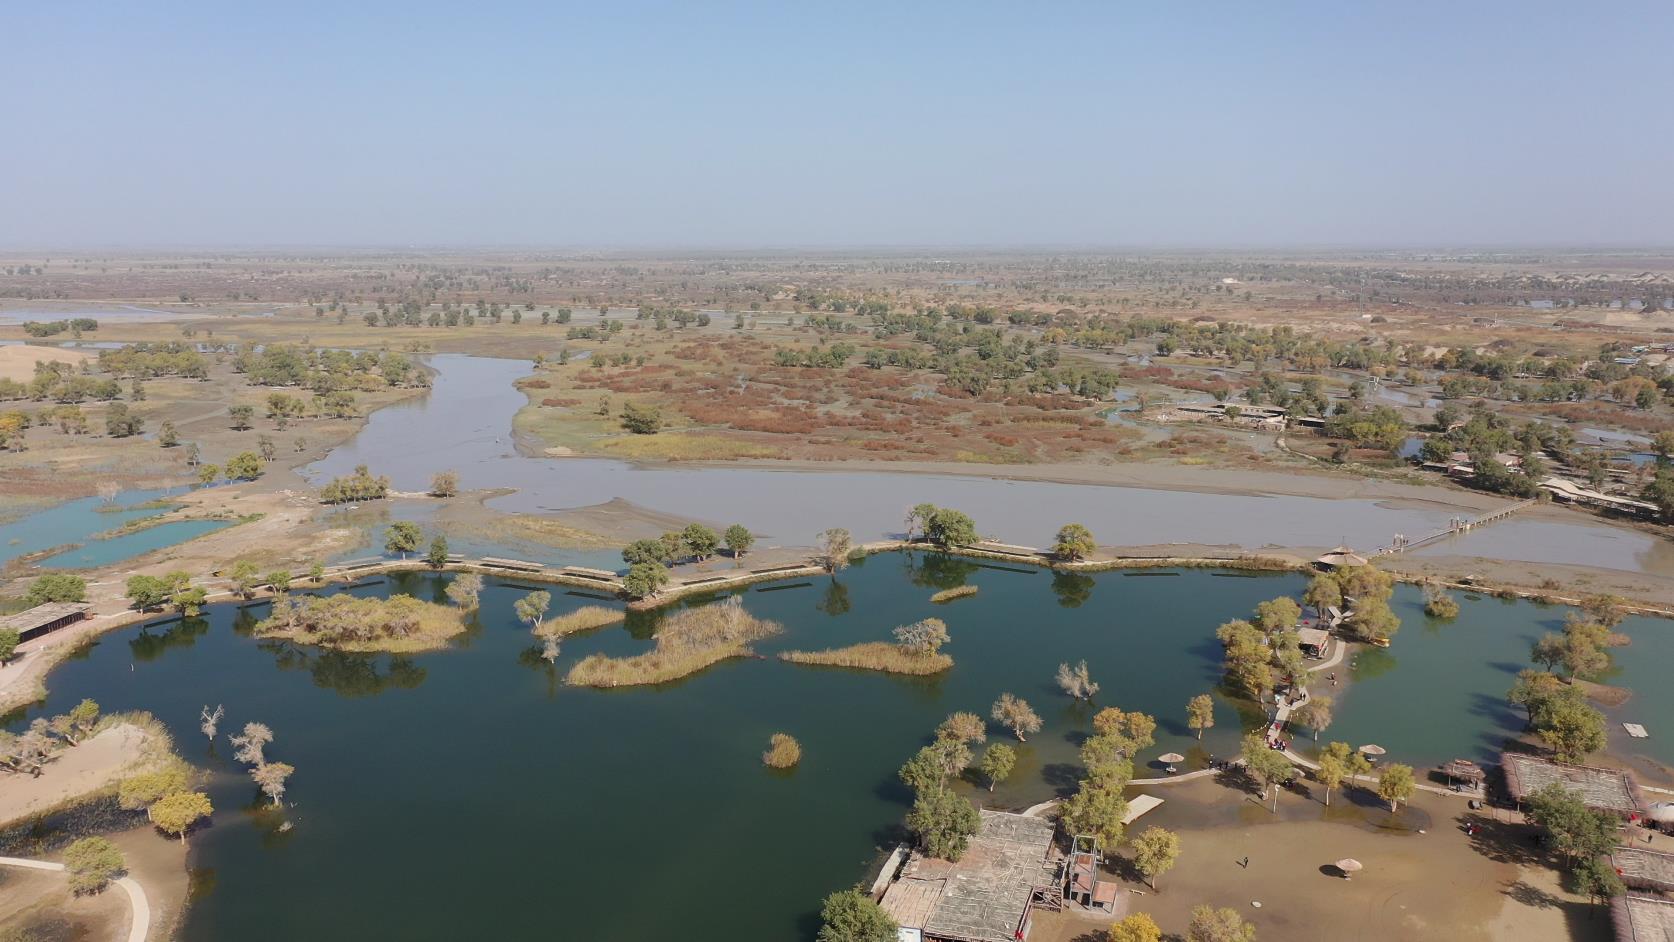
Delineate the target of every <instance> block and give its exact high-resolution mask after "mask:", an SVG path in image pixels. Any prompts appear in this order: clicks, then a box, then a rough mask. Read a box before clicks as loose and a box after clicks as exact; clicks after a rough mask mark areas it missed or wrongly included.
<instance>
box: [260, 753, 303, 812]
mask: <svg viewBox="0 0 1674 942" xmlns="http://www.w3.org/2000/svg"><path fill="white" fill-rule="evenodd" d="M295 771H296V769H293V768H291V767H290V766H289V765H286V764H285V763H283V762H263V763H261V764H260V765H258V766H256V767H255V768H253V769H251V770H250V777H251V778H253V779H255V780H256V784H257V785H259V786H261V790H262V792H263V793H265V794H266V795H267V797H268V799H269V800H271V801H272V802H273V807H275V808H277V807H279V799H280V798H282V797H284V795H285V779H288V778H290V777H291V773H292V772H295Z"/></svg>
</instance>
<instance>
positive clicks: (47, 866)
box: [0, 857, 151, 942]
mask: <svg viewBox="0 0 1674 942" xmlns="http://www.w3.org/2000/svg"><path fill="white" fill-rule="evenodd" d="M0 866H3V867H24V868H27V869H29V870H49V871H53V872H62V871H63V869H64V865H63V864H61V863H49V862H48V861H45V860H29V859H27V858H24V857H0ZM116 885H117V886H119V887H121V888H122V889H123V891H124V892H126V893H127V894H128V902H129V903H130V904H131V905H132V907H133V911H134V920H133V922H132V923H130V924H129V926H128V942H145V936H146V934H147V932H149V931H150V929H151V903H150V902H149V901H147V900H146V898H145V888H144V887H141V886H140V885H139V884H138V883H137V882H135V881H134V879H133V878H132V877H121V878H119V879H118V880H117V881H116Z"/></svg>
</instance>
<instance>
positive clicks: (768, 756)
mask: <svg viewBox="0 0 1674 942" xmlns="http://www.w3.org/2000/svg"><path fill="white" fill-rule="evenodd" d="M761 761H762V762H763V763H764V764H766V765H768V766H770V767H772V768H775V769H788V768H790V767H792V766H794V765H796V764H797V763H798V762H801V761H802V744H801V743H798V742H797V741H796V737H794V736H792V735H790V734H789V733H774V734H773V737H772V738H771V739H769V740H768V744H767V751H766V752H764V753H762V754H761Z"/></svg>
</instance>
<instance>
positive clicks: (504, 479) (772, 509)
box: [304, 348, 1667, 570]
mask: <svg viewBox="0 0 1674 942" xmlns="http://www.w3.org/2000/svg"><path fill="white" fill-rule="evenodd" d="M552 352H556V348H555V349H554V351H552ZM428 362H429V364H430V365H431V366H432V367H433V368H434V369H435V370H436V376H435V383H434V388H433V390H432V392H431V393H430V394H429V395H427V396H425V397H423V398H420V399H418V400H415V401H411V402H406V403H401V404H398V405H393V406H389V407H387V408H384V409H380V410H378V411H377V412H375V413H373V414H372V416H371V419H370V420H369V422H368V424H367V426H366V428H365V429H364V430H362V431H361V432H360V434H359V435H357V436H356V437H355V439H354V440H353V441H351V442H349V443H348V444H346V445H344V446H342V447H340V448H337V449H335V450H334V451H333V452H332V453H331V454H330V455H328V456H327V457H326V458H324V459H322V460H321V461H319V462H316V463H314V464H312V465H310V466H308V467H307V468H305V469H304V473H305V474H306V475H307V476H308V477H309V478H310V479H311V480H312V481H313V482H314V483H316V484H323V483H324V482H325V481H326V480H329V479H330V478H332V477H336V476H338V475H343V474H348V473H350V472H351V471H352V470H353V469H354V466H355V465H358V464H366V465H369V466H370V467H371V468H372V470H373V472H374V473H378V474H387V475H389V476H390V478H391V480H392V481H393V482H394V484H395V486H396V487H397V488H398V489H402V490H421V489H423V488H425V487H427V486H428V485H429V483H430V478H431V476H432V475H433V474H434V473H435V472H437V471H441V470H449V469H451V470H455V471H458V472H459V474H460V483H461V486H462V487H465V488H471V489H477V488H515V489H516V491H517V492H516V493H514V494H510V495H507V496H505V497H500V498H496V499H494V500H492V501H490V502H489V506H490V507H493V508H494V509H497V510H503V511H516V512H524V513H539V512H542V511H556V510H563V509H567V508H574V507H583V506H590V505H593V504H600V503H604V502H605V501H608V500H611V499H613V498H623V499H626V500H629V501H633V502H634V503H636V504H640V505H642V506H645V507H650V508H653V509H656V510H662V511H667V512H671V513H677V514H687V515H693V514H695V515H698V516H700V517H703V518H705V519H708V520H710V521H711V522H714V523H719V524H728V523H743V524H745V525H747V526H749V527H750V528H751V529H753V530H755V531H756V532H757V533H759V534H763V535H764V537H765V542H769V543H777V544H781V545H790V546H804V545H810V544H811V543H812V542H813V540H814V536H815V534H817V533H818V532H819V531H821V530H824V529H826V528H827V527H832V526H842V527H846V528H848V529H849V530H850V531H851V532H852V533H853V534H854V535H855V537H856V538H857V539H859V540H872V539H881V538H886V537H891V536H898V535H900V532H901V529H902V518H903V517H904V515H905V513H906V511H907V509H908V508H909V507H911V506H913V505H914V504H917V503H921V502H924V501H930V502H934V503H937V504H941V505H944V506H950V507H955V508H959V509H962V510H965V511H966V512H968V513H970V514H972V516H974V517H975V518H976V520H977V523H978V525H979V526H980V527H981V528H982V531H983V532H984V533H985V534H989V535H992V536H995V537H997V538H999V539H1002V540H1005V541H1008V542H1016V543H1025V544H1030V545H1036V546H1044V545H1046V544H1047V543H1049V542H1050V541H1051V539H1052V535H1053V534H1054V533H1055V532H1056V531H1057V528H1058V527H1059V526H1060V525H1062V524H1064V523H1066V522H1069V521H1072V520H1075V521H1080V522H1082V523H1085V524H1086V525H1087V526H1089V527H1091V528H1092V530H1093V532H1094V534H1095V535H1097V536H1098V538H1099V539H1100V540H1102V541H1104V542H1107V543H1112V544H1121V545H1142V544H1163V543H1204V544H1216V545H1221V544H1225V545H1237V546H1243V547H1248V548H1259V547H1263V546H1334V545H1337V544H1338V543H1341V542H1345V541H1346V542H1347V543H1349V544H1351V545H1354V546H1359V547H1375V546H1381V545H1384V544H1386V543H1388V542H1389V541H1390V538H1391V536H1393V535H1394V534H1396V533H1405V534H1407V535H1409V536H1413V535H1416V534H1424V533H1430V532H1434V531H1438V530H1444V529H1446V528H1447V524H1448V520H1449V518H1450V517H1452V516H1454V515H1455V514H1456V513H1457V511H1456V510H1449V509H1422V508H1413V507H1390V506H1387V505H1385V504H1383V503H1380V502H1378V501H1371V500H1326V499H1318V498H1308V497H1289V496H1249V495H1233V494H1200V493H1192V492H1186V491H1169V490H1154V489H1147V488H1135V487H1098V486H1086V485H1067V484H1051V483H1040V482H1026V481H1007V480H1001V479H997V478H981V477H968V476H953V475H947V476H936V475H912V474H898V473H889V472H815V471H775V470H764V469H759V468H714V467H711V468H685V467H678V466H674V467H668V466H663V467H654V468H639V467H635V466H634V465H631V464H627V463H624V462H620V461H611V460H603V459H592V458H527V457H522V456H520V455H518V454H517V452H516V449H515V445H514V441H513V437H512V433H511V429H512V417H513V416H514V415H515V414H516V413H517V411H518V410H519V409H520V408H522V407H523V405H524V403H525V401H526V400H525V397H524V395H523V394H522V393H521V392H519V391H517V390H516V389H514V388H513V387H512V385H511V384H512V383H513V382H514V381H515V380H517V379H519V378H521V377H524V376H527V375H529V374H530V373H531V372H532V371H533V365H532V364H531V363H530V362H529V361H527V360H502V359H492V358H487V357H473V356H465V355H456V354H447V355H438V356H433V357H431V358H429V360H428ZM1428 551H1429V552H1432V553H1447V554H1463V555H1486V556H1495V557H1500V558H1505V559H1518V560H1526V561H1531V562H1566V563H1581V564H1587V565H1594V566H1605V567H1611V568H1619V569H1627V570H1639V569H1641V568H1642V567H1644V566H1647V565H1650V564H1651V563H1652V561H1653V558H1656V559H1657V560H1658V564H1659V565H1660V564H1662V563H1663V562H1666V560H1662V559H1661V557H1659V556H1657V554H1658V552H1659V551H1662V552H1663V553H1666V552H1667V550H1666V546H1665V545H1664V544H1662V543H1661V541H1658V540H1656V539H1654V538H1652V537H1649V536H1647V535H1645V534H1641V533H1638V532H1636V531H1633V530H1626V529H1615V528H1610V527H1604V526H1593V525H1587V524H1585V523H1577V524H1567V523H1556V522H1551V521H1544V520H1539V521H1537V520H1527V519H1513V520H1509V521H1506V522H1505V523H1501V524H1496V525H1494V526H1492V527H1487V528H1484V529H1482V530H1478V531H1474V532H1472V533H1470V534H1468V535H1465V536H1462V537H1459V538H1456V539H1453V540H1449V541H1446V542H1445V543H1443V544H1441V545H1439V546H1436V547H1434V548H1429V549H1428Z"/></svg>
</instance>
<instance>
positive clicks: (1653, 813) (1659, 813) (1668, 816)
mask: <svg viewBox="0 0 1674 942" xmlns="http://www.w3.org/2000/svg"><path fill="white" fill-rule="evenodd" d="M1645 817H1647V818H1650V819H1651V820H1652V821H1655V822H1657V823H1658V824H1674V801H1657V802H1652V803H1651V807H1650V808H1648V809H1647V810H1646V811H1645Z"/></svg>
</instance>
